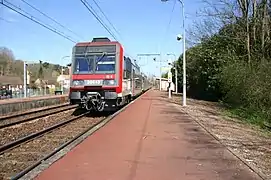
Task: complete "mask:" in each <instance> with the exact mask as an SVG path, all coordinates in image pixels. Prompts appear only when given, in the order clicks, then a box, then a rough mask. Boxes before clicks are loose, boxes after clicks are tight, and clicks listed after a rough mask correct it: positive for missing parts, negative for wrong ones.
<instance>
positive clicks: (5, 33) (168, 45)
mask: <svg viewBox="0 0 271 180" xmlns="http://www.w3.org/2000/svg"><path fill="white" fill-rule="evenodd" d="M26 1H27V2H29V3H30V4H32V5H34V6H35V7H37V8H38V9H40V10H41V11H42V12H44V13H46V14H47V15H49V16H50V17H52V18H54V19H55V20H57V21H58V22H60V23H61V24H63V25H65V26H66V27H68V28H69V29H71V30H72V31H74V32H76V34H78V35H80V37H77V36H76V35H74V34H72V33H70V32H69V31H67V30H65V29H63V28H61V27H60V26H58V25H57V24H55V23H54V22H52V21H51V20H49V19H47V18H46V17H44V16H43V15H41V14H39V13H38V12H36V11H35V10H33V9H31V8H30V7H29V6H27V5H26V4H24V3H23V2H22V1H21V0H7V2H10V3H13V4H15V5H16V6H19V7H20V8H21V9H23V10H25V11H27V12H28V13H30V14H31V15H33V16H35V17H36V18H37V19H38V20H40V21H42V22H44V23H46V24H49V25H51V26H53V27H55V28H56V29H58V30H60V31H62V32H64V33H65V34H67V35H70V36H71V37H73V39H75V40H76V41H91V40H92V38H93V37H96V36H108V37H109V38H111V39H113V38H112V37H111V36H110V35H109V34H108V33H107V31H106V30H105V29H104V28H103V27H102V25H101V24H99V22H98V21H97V20H96V19H95V18H94V17H93V16H92V14H90V13H89V12H88V10H87V9H86V8H85V7H84V6H83V4H82V3H81V2H80V0H26ZM88 2H89V3H90V4H92V5H93V7H95V4H94V3H93V1H92V0H88ZM96 2H98V3H99V5H100V7H101V8H102V10H103V11H104V13H105V14H106V15H107V17H108V18H109V19H110V21H111V22H112V23H113V24H114V26H115V27H116V29H117V30H118V31H119V33H120V35H121V37H119V36H118V34H116V33H115V34H116V36H117V37H118V40H119V41H120V42H121V43H122V44H123V45H124V48H125V51H126V52H128V54H129V55H132V56H133V57H134V58H136V55H137V54H138V53H160V52H161V53H162V54H166V53H175V54H176V55H180V54H181V53H182V43H181V42H178V41H176V35H177V34H179V33H181V32H182V27H181V21H182V19H181V8H180V7H181V6H180V4H179V3H176V6H175V10H174V12H173V18H172V21H171V24H170V27H169V28H168V31H166V30H167V27H168V24H169V20H170V16H171V11H172V7H173V4H174V0H171V1H169V2H166V3H164V2H161V1H160V0H136V1H135V0H96ZM199 2H200V0H184V3H185V6H186V7H185V12H186V16H187V18H186V27H189V26H190V25H192V22H193V20H196V19H195V14H196V11H197V10H199V8H200V6H202V4H201V3H199ZM95 9H96V10H97V12H99V11H98V8H95ZM99 15H100V16H101V17H103V16H102V14H99ZM0 18H1V19H0V29H1V33H0V46H6V47H8V48H10V49H12V51H13V52H14V55H15V57H16V58H17V59H23V60H28V61H36V62H38V60H43V61H47V62H50V63H61V64H67V63H69V62H70V59H69V58H65V59H64V61H62V62H61V58H62V57H63V56H67V55H71V51H72V47H73V46H74V43H72V42H70V41H68V40H66V39H64V38H63V37H61V36H59V35H57V34H55V33H53V32H51V31H49V30H47V29H45V28H44V27H42V26H40V25H37V24H35V23H34V22H32V21H30V20H28V19H26V18H24V17H23V16H21V15H19V14H16V13H14V12H12V11H11V10H9V9H7V8H5V7H4V6H2V5H0ZM3 19H4V20H3ZM103 19H104V21H105V22H106V19H105V18H103ZM107 24H108V23H107ZM112 30H113V28H112ZM172 57H173V56H171V57H167V56H165V55H163V56H162V59H163V60H166V59H168V58H171V59H172ZM138 61H139V64H141V65H142V70H143V71H144V72H145V73H146V72H150V73H151V74H155V75H158V73H159V69H158V65H159V64H158V63H154V62H153V61H152V58H151V57H149V58H146V57H143V58H141V59H139V60H138ZM164 64H165V63H164Z"/></svg>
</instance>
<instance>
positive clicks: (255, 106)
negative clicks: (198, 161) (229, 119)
mask: <svg viewBox="0 0 271 180" xmlns="http://www.w3.org/2000/svg"><path fill="white" fill-rule="evenodd" d="M212 2H214V1H205V3H207V4H208V5H209V6H208V7H209V8H204V9H203V10H202V11H201V12H200V13H201V15H203V16H202V17H205V18H202V19H201V21H200V22H198V23H197V24H195V25H194V26H193V27H192V28H190V30H189V31H188V34H189V36H188V37H187V41H188V43H189V44H188V45H189V48H188V49H187V51H186V62H187V88H188V89H187V95H188V96H190V97H192V98H197V99H203V100H209V101H220V102H221V103H223V104H224V105H226V106H227V107H228V109H229V111H230V112H231V113H232V114H235V115H238V116H239V117H242V118H243V119H244V120H246V121H248V122H250V123H254V124H257V125H260V126H261V127H266V126H270V124H271V34H270V32H271V31H270V29H271V3H270V1H267V0H259V1H258V0H257V1H256V0H232V1H228V0H216V1H215V2H216V3H212ZM175 66H176V67H177V68H178V72H180V73H179V76H178V79H179V82H178V84H179V92H182V55H180V57H179V59H178V61H177V62H176V63H175ZM171 71H172V73H173V78H175V74H174V70H173V69H172V70H171Z"/></svg>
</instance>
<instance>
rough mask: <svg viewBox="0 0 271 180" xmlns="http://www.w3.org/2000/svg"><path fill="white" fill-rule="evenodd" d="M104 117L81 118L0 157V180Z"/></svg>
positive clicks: (13, 173) (33, 161) (18, 170)
mask: <svg viewBox="0 0 271 180" xmlns="http://www.w3.org/2000/svg"><path fill="white" fill-rule="evenodd" d="M103 118H104V117H97V118H93V117H83V118H80V119H78V120H75V121H73V122H72V123H69V124H67V125H66V126H63V127H61V128H59V129H57V130H54V131H53V132H51V133H48V134H45V135H43V136H42V137H39V138H37V139H35V140H33V141H30V142H28V143H25V144H22V145H20V146H19V147H17V148H15V149H12V150H11V151H8V152H6V153H4V154H1V155H0V162H1V163H0V179H9V178H10V177H11V176H14V175H16V174H17V173H19V172H20V171H22V170H24V169H25V168H27V167H28V166H30V165H32V164H34V163H35V162H36V161H37V160H39V159H41V158H42V157H44V156H46V155H47V154H49V153H50V152H52V151H53V150H54V149H55V148H57V147H59V146H60V145H62V144H64V143H65V142H67V141H69V140H71V139H72V138H74V137H75V136H76V135H78V134H80V133H81V132H83V131H84V130H86V129H87V128H89V127H90V126H92V125H93V124H95V123H97V122H99V121H101V120H102V119H103Z"/></svg>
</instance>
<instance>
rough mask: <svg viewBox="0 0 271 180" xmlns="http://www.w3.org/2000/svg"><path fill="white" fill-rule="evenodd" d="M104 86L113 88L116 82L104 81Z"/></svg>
mask: <svg viewBox="0 0 271 180" xmlns="http://www.w3.org/2000/svg"><path fill="white" fill-rule="evenodd" d="M104 85H106V86H114V85H116V81H115V80H114V79H111V80H104Z"/></svg>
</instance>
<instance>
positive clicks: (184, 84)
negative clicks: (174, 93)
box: [161, 0, 186, 106]
mask: <svg viewBox="0 0 271 180" xmlns="http://www.w3.org/2000/svg"><path fill="white" fill-rule="evenodd" d="M161 1H162V2H167V1H169V0H161ZM178 1H179V2H180V3H181V5H182V16H183V37H182V36H180V35H178V36H177V40H178V41H180V40H181V39H183V106H186V60H185V13H184V3H183V1H182V0H178Z"/></svg>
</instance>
